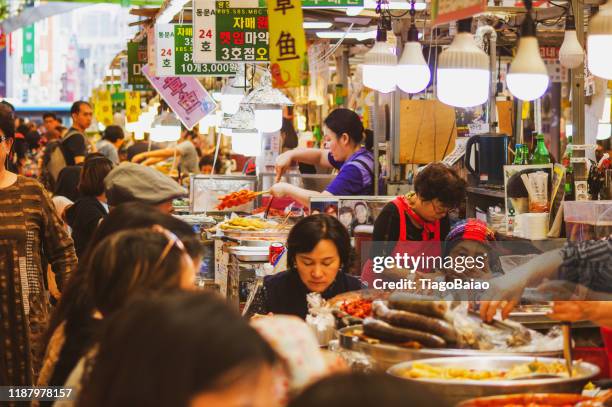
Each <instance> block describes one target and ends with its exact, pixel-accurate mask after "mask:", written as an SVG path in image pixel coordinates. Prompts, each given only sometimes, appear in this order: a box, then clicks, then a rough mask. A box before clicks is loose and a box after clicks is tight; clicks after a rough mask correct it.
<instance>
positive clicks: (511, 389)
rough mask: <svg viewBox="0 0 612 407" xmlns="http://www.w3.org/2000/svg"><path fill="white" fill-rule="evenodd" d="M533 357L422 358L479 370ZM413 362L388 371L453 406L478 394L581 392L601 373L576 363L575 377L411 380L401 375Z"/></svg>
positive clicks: (541, 359) (436, 363)
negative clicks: (576, 371)
mask: <svg viewBox="0 0 612 407" xmlns="http://www.w3.org/2000/svg"><path fill="white" fill-rule="evenodd" d="M533 360H534V357H533V356H516V355H513V356H483V355H480V356H464V357H454V358H448V357H440V358H434V359H425V360H421V361H420V362H422V363H427V364H428V365H432V366H448V367H451V366H452V367H457V368H465V369H476V370H501V369H503V370H506V369H510V368H511V367H512V366H514V365H517V364H523V363H529V362H533ZM538 361H539V362H542V363H553V362H559V361H561V362H562V363H565V361H564V360H562V359H557V358H546V357H538ZM412 363H413V362H403V363H399V364H397V365H395V366H392V367H391V368H389V370H388V371H387V373H388V374H390V375H392V376H395V377H399V378H401V379H403V380H406V381H408V382H410V383H411V384H413V385H415V386H417V387H421V388H423V390H427V391H430V392H432V393H434V394H436V395H437V396H438V397H439V398H441V399H442V400H444V401H446V402H448V403H449V404H450V405H455V404H457V403H458V402H461V401H463V400H467V399H472V398H475V397H486V396H494V395H503V394H515V393H580V392H581V391H582V388H583V387H584V385H585V384H587V382H588V381H589V379H591V378H593V377H595V376H596V375H597V374H599V368H598V367H597V366H595V365H593V364H591V363H586V362H580V361H578V362H574V368H575V369H576V370H578V373H577V374H576V375H575V376H573V377H557V378H549V379H527V380H457V379H412V378H408V377H405V376H402V375H401V371H403V370H406V369H410V368H411V367H412Z"/></svg>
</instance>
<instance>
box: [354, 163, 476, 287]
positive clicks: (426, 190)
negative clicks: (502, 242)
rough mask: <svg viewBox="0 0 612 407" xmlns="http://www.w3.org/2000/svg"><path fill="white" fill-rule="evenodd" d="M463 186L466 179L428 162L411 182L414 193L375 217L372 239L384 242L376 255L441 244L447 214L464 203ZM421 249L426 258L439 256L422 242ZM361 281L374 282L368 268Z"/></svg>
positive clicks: (434, 248)
mask: <svg viewBox="0 0 612 407" xmlns="http://www.w3.org/2000/svg"><path fill="white" fill-rule="evenodd" d="M466 187H467V183H466V182H465V180H464V179H463V178H461V177H460V176H459V174H457V172H455V170H453V169H452V168H451V167H449V166H447V165H446V164H443V163H439V162H438V163H431V164H428V165H427V166H425V167H424V168H422V169H421V171H420V172H419V173H418V174H417V175H416V177H415V179H414V192H410V193H408V194H406V195H401V196H398V197H396V198H395V199H394V200H393V201H391V202H389V203H388V204H387V205H385V207H384V208H383V210H382V211H381V213H380V215H378V218H376V221H375V222H374V233H373V237H372V240H373V241H374V242H385V243H378V244H377V246H376V250H377V256H391V255H394V254H396V253H398V250H400V248H399V247H400V246H401V242H406V241H412V242H440V241H443V240H444V239H445V238H446V235H447V234H448V232H449V230H450V222H449V219H448V212H449V211H450V210H452V209H455V208H458V207H460V206H461V204H462V203H463V202H464V201H465V197H466ZM404 249H405V247H404ZM404 249H403V250H404ZM412 249H415V247H414V246H413V247H412ZM422 249H423V250H427V252H426V254H428V255H433V256H435V255H439V254H441V248H440V246H438V245H434V244H431V243H425V244H424V246H423V247H422ZM404 277H405V276H404ZM361 278H362V280H363V281H365V282H366V283H368V284H372V283H373V279H374V274H373V273H372V268H371V267H370V266H369V265H367V264H366V267H364V269H363V272H362V275H361Z"/></svg>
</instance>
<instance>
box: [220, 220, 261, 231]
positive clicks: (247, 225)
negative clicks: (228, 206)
mask: <svg viewBox="0 0 612 407" xmlns="http://www.w3.org/2000/svg"><path fill="white" fill-rule="evenodd" d="M219 227H220V228H221V229H222V230H250V231H257V230H264V229H266V228H269V227H270V224H269V223H267V222H264V221H262V220H261V219H255V218H234V219H230V220H228V221H226V222H223V223H222V224H220V225H219Z"/></svg>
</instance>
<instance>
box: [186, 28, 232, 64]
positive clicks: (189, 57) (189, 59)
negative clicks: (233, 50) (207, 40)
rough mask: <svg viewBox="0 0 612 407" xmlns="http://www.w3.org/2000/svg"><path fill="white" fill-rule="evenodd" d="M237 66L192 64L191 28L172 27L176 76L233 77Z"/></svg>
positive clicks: (226, 62)
mask: <svg viewBox="0 0 612 407" xmlns="http://www.w3.org/2000/svg"><path fill="white" fill-rule="evenodd" d="M236 70H237V65H236V64H234V63H229V61H228V60H226V61H223V62H221V61H219V62H212V63H205V64H196V63H194V62H193V26H192V25H191V24H175V25H174V73H175V75H176V76H185V75H196V76H205V75H212V76H222V75H234V74H235V73H236Z"/></svg>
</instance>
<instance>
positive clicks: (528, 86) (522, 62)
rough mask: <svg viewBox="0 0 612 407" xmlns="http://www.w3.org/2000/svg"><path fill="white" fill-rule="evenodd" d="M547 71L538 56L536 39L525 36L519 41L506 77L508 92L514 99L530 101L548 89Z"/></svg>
mask: <svg viewBox="0 0 612 407" xmlns="http://www.w3.org/2000/svg"><path fill="white" fill-rule="evenodd" d="M548 83H549V78H548V70H547V69H546V65H545V64H544V61H543V60H542V57H541V56H540V46H539V45H538V39H537V38H536V37H534V36H526V37H523V38H521V39H520V40H519V46H518V51H517V52H516V56H515V57H514V61H512V65H510V71H509V72H508V75H506V85H508V90H509V91H510V93H512V95H514V96H515V97H516V98H518V99H521V100H525V101H530V100H534V99H537V98H539V97H540V96H542V95H543V94H544V92H546V89H548Z"/></svg>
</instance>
